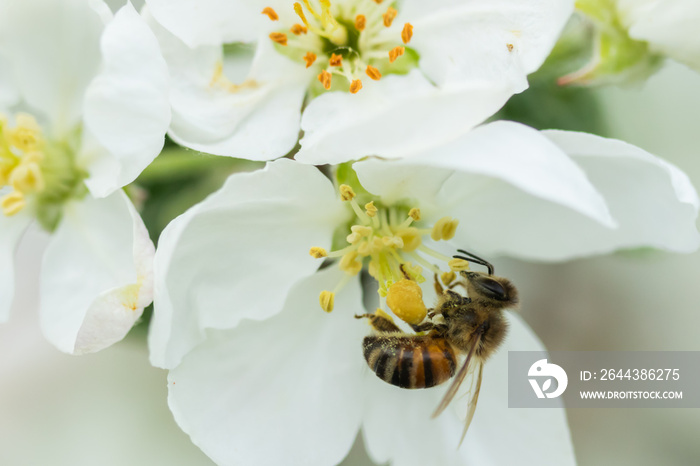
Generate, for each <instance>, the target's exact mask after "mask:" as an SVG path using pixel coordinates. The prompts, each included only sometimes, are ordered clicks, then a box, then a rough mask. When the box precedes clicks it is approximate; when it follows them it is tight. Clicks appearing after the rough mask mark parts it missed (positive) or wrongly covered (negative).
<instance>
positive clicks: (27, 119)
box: [4, 113, 41, 152]
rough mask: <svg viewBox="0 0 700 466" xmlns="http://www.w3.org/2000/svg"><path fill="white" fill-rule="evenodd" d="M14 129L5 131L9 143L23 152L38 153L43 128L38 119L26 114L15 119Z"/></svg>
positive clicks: (21, 114)
mask: <svg viewBox="0 0 700 466" xmlns="http://www.w3.org/2000/svg"><path fill="white" fill-rule="evenodd" d="M15 122H16V125H15V127H14V128H12V129H9V128H7V127H5V128H4V130H5V137H6V138H7V141H8V142H9V143H10V144H11V145H12V146H14V147H16V148H17V149H19V150H20V151H22V152H32V151H36V150H37V148H38V147H39V143H40V141H41V128H40V127H39V124H38V123H37V121H36V119H35V118H34V117H33V116H31V115H28V114H26V113H20V114H18V115H17V116H16V117H15Z"/></svg>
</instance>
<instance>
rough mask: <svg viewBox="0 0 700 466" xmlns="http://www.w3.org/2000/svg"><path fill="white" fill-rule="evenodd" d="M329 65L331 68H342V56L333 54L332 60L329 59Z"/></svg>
mask: <svg viewBox="0 0 700 466" xmlns="http://www.w3.org/2000/svg"><path fill="white" fill-rule="evenodd" d="M328 64H329V65H331V66H341V65H342V64H343V57H342V55H336V54H334V53H331V58H329V59H328Z"/></svg>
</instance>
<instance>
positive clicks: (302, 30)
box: [289, 23, 309, 36]
mask: <svg viewBox="0 0 700 466" xmlns="http://www.w3.org/2000/svg"><path fill="white" fill-rule="evenodd" d="M289 32H291V33H292V34H294V35H295V36H298V35H301V34H306V33H307V32H309V28H307V27H306V26H302V25H301V24H299V23H295V24H293V25H292V27H290V28H289Z"/></svg>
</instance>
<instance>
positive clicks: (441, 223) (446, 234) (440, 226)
mask: <svg viewBox="0 0 700 466" xmlns="http://www.w3.org/2000/svg"><path fill="white" fill-rule="evenodd" d="M457 225H459V220H457V219H454V218H450V217H442V218H441V219H440V220H438V221H437V223H435V225H434V226H433V231H431V232H430V237H431V238H432V239H433V241H440V240H441V239H442V240H449V239H452V238H453V237H454V235H455V232H456V231H457Z"/></svg>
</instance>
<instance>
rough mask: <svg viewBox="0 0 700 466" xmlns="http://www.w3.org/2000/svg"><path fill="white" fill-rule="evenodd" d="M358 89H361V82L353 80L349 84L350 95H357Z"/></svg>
mask: <svg viewBox="0 0 700 466" xmlns="http://www.w3.org/2000/svg"><path fill="white" fill-rule="evenodd" d="M360 89H362V81H360V80H359V79H353V80H352V82H351V83H350V93H351V94H357V93H358V92H360Z"/></svg>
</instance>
